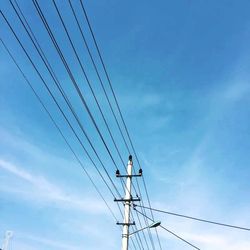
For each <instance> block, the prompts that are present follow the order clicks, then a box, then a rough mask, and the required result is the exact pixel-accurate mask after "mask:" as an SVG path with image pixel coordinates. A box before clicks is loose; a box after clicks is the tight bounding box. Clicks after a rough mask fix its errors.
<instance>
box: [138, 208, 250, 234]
mask: <svg viewBox="0 0 250 250" xmlns="http://www.w3.org/2000/svg"><path fill="white" fill-rule="evenodd" d="M134 206H135V207H141V206H140V205H135V204H134ZM144 208H146V209H150V210H152V211H156V212H160V213H165V214H169V215H174V216H178V217H182V218H185V219H190V220H196V221H200V222H206V223H210V224H214V225H218V226H224V227H230V228H234V229H240V230H245V231H250V228H246V227H240V226H235V225H230V224H225V223H221V222H216V221H211V220H205V219H201V218H197V217H192V216H188V215H183V214H178V213H172V212H168V211H163V210H160V209H155V208H150V207H144Z"/></svg>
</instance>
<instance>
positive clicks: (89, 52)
mask: <svg viewBox="0 0 250 250" xmlns="http://www.w3.org/2000/svg"><path fill="white" fill-rule="evenodd" d="M68 2H69V5H70V8H71V10H72V13H73V16H74V19H75V21H76V23H77V27H78V29H79V31H80V34H81V37H82V39H83V42H84V45H85V47H86V49H87V51H88V54H89V57H90V59H91V62H92V64H93V66H94V69H95V72H96V74H97V77H98V79H99V82H100V84H101V87H102V89H103V92H104V94H105V97H106V100H107V102H108V104H109V107H110V110H111V113H112V115H113V117H114V119H115V121H116V124H117V127H118V129H119V131H120V134H121V136H122V138H123V141H124V144H125V146H126V149H127V151H128V154H129V155H130V150H129V147H128V144H127V142H126V140H125V137H124V134H123V132H122V129H121V126H120V124H119V122H118V119H117V117H116V115H115V112H114V109H113V107H112V105H111V102H110V99H109V97H108V94H107V91H106V89H105V87H104V84H103V81H102V78H101V76H100V74H99V71H98V69H97V66H96V63H95V61H94V58H93V56H92V53H91V51H90V48H89V46H88V43H87V40H86V38H85V36H84V33H83V30H82V28H81V25H80V23H79V20H78V18H77V15H76V13H75V10H74V8H73V5H72V3H71V1H70V0H68Z"/></svg>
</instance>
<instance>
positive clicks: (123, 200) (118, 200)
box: [114, 197, 141, 202]
mask: <svg viewBox="0 0 250 250" xmlns="http://www.w3.org/2000/svg"><path fill="white" fill-rule="evenodd" d="M140 200H141V199H140V198H139V197H138V198H133V197H131V198H130V199H116V198H115V199H114V201H115V202H126V201H127V202H131V201H140Z"/></svg>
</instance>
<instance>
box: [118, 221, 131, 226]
mask: <svg viewBox="0 0 250 250" xmlns="http://www.w3.org/2000/svg"><path fill="white" fill-rule="evenodd" d="M116 225H122V226H124V225H125V226H134V225H135V222H134V221H133V222H129V223H124V222H116Z"/></svg>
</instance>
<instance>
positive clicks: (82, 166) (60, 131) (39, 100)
mask: <svg viewBox="0 0 250 250" xmlns="http://www.w3.org/2000/svg"><path fill="white" fill-rule="evenodd" d="M0 41H1V43H2V45H3V46H4V48H5V50H6V51H7V53H8V55H9V56H10V57H11V59H12V61H13V62H14V64H15V65H16V67H17V68H18V70H19V71H20V73H21V74H22V76H23V78H24V80H25V81H26V83H27V84H28V86H29V87H30V89H31V90H32V92H33V94H34V95H35V97H36V98H37V100H38V102H39V103H40V104H41V106H42V107H43V109H44V111H45V112H46V113H47V115H48V116H49V118H50V120H51V121H52V123H53V124H54V126H55V128H56V129H57V131H58V132H59V134H60V135H61V137H62V138H63V140H64V142H65V143H66V145H67V146H68V148H69V149H70V151H71V152H72V154H73V155H74V157H75V159H76V161H77V162H78V163H79V164H80V166H81V168H82V170H83V171H84V173H85V174H86V175H87V177H88V179H89V180H90V182H91V183H92V185H93V186H94V188H95V190H96V191H97V193H98V194H99V196H100V197H101V199H102V200H103V202H104V203H105V205H106V207H107V208H108V210H109V211H110V213H111V215H112V217H113V218H114V219H115V221H118V219H117V218H116V216H115V214H114V212H113V211H112V209H111V207H110V206H109V205H108V203H107V201H106V200H105V198H104V196H103V195H102V193H101V191H100V190H99V189H98V187H97V186H96V184H95V182H94V180H93V179H92V177H91V176H90V174H89V173H88V171H87V169H86V168H85V166H84V165H83V163H82V162H81V160H80V159H79V157H78V156H77V154H76V152H75V151H74V149H73V148H72V146H71V145H70V143H69V141H68V140H67V138H66V137H65V135H64V134H63V132H62V130H61V129H60V127H59V126H58V124H57V123H56V121H55V119H54V118H53V116H52V114H51V113H50V111H49V110H48V109H47V108H46V106H45V104H44V102H43V101H42V99H41V98H40V96H39V95H38V93H37V92H36V90H35V89H34V87H33V86H32V84H31V82H30V81H29V79H28V78H27V76H26V75H25V74H24V72H23V70H22V69H21V67H20V66H19V64H18V63H17V61H16V60H15V58H14V56H13V55H12V53H11V52H10V50H9V49H8V47H7V45H6V44H5V43H4V41H3V40H2V39H1V38H0Z"/></svg>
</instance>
